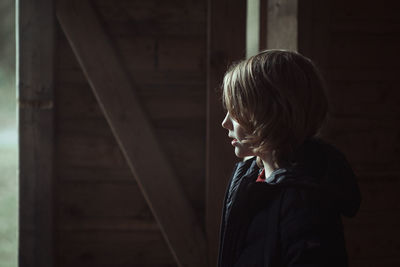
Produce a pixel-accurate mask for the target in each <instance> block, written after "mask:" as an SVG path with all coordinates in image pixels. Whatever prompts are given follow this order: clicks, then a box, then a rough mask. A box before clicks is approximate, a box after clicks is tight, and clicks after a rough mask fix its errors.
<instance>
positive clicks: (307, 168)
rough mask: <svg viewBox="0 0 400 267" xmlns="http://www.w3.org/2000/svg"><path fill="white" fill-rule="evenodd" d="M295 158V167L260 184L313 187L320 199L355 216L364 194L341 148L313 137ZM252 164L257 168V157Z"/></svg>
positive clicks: (349, 215) (281, 169)
mask: <svg viewBox="0 0 400 267" xmlns="http://www.w3.org/2000/svg"><path fill="white" fill-rule="evenodd" d="M293 161H294V162H295V164H294V165H293V166H291V167H286V168H279V169H277V170H275V171H274V172H272V173H271V175H270V176H269V177H267V178H266V180H265V182H261V184H264V185H261V186H262V187H268V189H276V188H279V187H287V186H299V187H308V188H313V189H315V192H318V194H319V195H320V197H321V201H323V202H325V203H326V204H327V205H329V206H330V207H333V208H334V209H336V210H337V211H338V212H339V213H341V214H342V215H344V216H346V217H353V216H355V214H356V213H357V211H358V210H359V208H360V204H361V193H360V189H359V187H358V183H357V179H356V176H355V174H354V172H353V170H352V168H351V166H350V164H349V162H348V161H347V159H346V157H345V156H344V154H343V153H342V152H341V151H339V150H338V149H337V148H336V147H335V146H334V145H332V144H330V143H328V142H326V141H324V140H322V139H321V138H318V137H312V138H309V139H307V140H306V141H305V142H304V143H303V144H302V145H301V146H300V147H299V148H298V149H297V150H296V151H295V154H294V158H293ZM252 163H253V164H251V166H250V169H253V171H254V169H255V168H258V167H257V165H256V164H254V163H255V157H254V158H253V162H252ZM259 171H261V170H259ZM253 184H254V183H253ZM255 184H260V182H257V183H255ZM256 186H259V185H256Z"/></svg>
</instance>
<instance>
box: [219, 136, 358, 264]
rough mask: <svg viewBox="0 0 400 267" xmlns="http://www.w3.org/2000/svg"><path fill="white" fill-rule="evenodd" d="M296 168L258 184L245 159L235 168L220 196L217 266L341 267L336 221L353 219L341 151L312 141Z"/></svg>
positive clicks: (350, 178)
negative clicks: (222, 205) (221, 206)
mask: <svg viewBox="0 0 400 267" xmlns="http://www.w3.org/2000/svg"><path fill="white" fill-rule="evenodd" d="M295 161H296V162H297V164H296V166H294V167H290V168H289V167H288V168H280V169H277V170H275V171H274V172H273V173H272V174H271V175H270V176H269V177H267V179H266V182H255V180H256V179H257V176H258V175H259V173H260V172H261V169H259V168H258V166H257V164H256V158H255V157H253V158H252V159H249V160H247V161H244V162H239V163H236V165H235V168H234V170H233V173H232V176H231V179H230V182H229V186H228V188H227V190H226V194H225V200H224V208H223V213H222V219H221V228H220V246H219V259H218V266H219V267H241V266H247V267H251V266H254V267H256V266H257V267H261V266H268V267H278V266H291V267H294V266H296V267H300V266H301V267H306V266H307V267H317V266H318V267H322V266H324V267H330V266H332V267H333V266H335V267H342V266H348V258H347V252H346V245H345V239H344V234H343V225H342V220H341V215H344V216H346V217H353V216H354V215H355V214H356V213H357V211H358V209H359V207H360V203H361V195H360V190H359V187H358V184H357V180H356V177H355V175H354V173H353V171H352V168H351V166H350V165H349V163H348V161H347V160H346V158H345V156H344V155H343V153H341V152H340V151H339V150H338V149H336V148H335V147H334V146H333V145H331V144H329V143H327V142H325V141H323V140H322V139H320V138H315V137H314V138H310V139H307V140H306V141H305V142H304V143H303V145H302V146H300V148H299V149H298V150H297V151H296V154H295Z"/></svg>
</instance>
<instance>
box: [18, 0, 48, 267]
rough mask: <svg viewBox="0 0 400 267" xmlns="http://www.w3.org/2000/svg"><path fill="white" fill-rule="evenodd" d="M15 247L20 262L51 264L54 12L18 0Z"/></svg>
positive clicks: (35, 266) (25, 266) (43, 2)
mask: <svg viewBox="0 0 400 267" xmlns="http://www.w3.org/2000/svg"><path fill="white" fill-rule="evenodd" d="M17 10H18V11H17V12H18V24H17V25H18V44H17V47H18V51H17V53H18V63H17V66H18V69H17V80H18V89H17V90H18V109H19V110H18V116H19V233H18V235H19V251H18V260H19V266H21V267H52V266H54V264H53V145H54V144H53V140H54V127H53V125H54V124H53V117H54V104H53V103H54V102H53V91H54V82H53V73H54V71H53V70H54V63H53V59H54V55H53V53H54V23H55V19H54V11H53V1H52V0H36V1H26V0H20V1H18V9H17Z"/></svg>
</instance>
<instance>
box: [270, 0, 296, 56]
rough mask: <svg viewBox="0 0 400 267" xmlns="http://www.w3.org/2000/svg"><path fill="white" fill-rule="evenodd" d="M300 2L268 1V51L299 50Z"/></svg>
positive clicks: (293, 0)
mask: <svg viewBox="0 0 400 267" xmlns="http://www.w3.org/2000/svg"><path fill="white" fill-rule="evenodd" d="M297 6H298V0H268V5H267V29H266V30H267V37H266V42H267V45H266V47H267V48H268V49H275V48H276V49H289V50H295V51H297V49H298V44H297V27H298V23H297Z"/></svg>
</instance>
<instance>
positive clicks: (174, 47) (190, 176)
mask: <svg viewBox="0 0 400 267" xmlns="http://www.w3.org/2000/svg"><path fill="white" fill-rule="evenodd" d="M229 3H231V1H225V2H223V1H220V2H217V1H211V0H210V1H209V2H208V7H214V8H215V9H216V11H218V10H219V11H220V12H223V11H224V10H225V6H224V5H225V4H229ZM263 3H264V4H265V2H263ZM298 3H299V5H298V12H299V18H298V27H299V31H298V48H299V51H300V52H302V53H304V54H305V55H307V56H309V57H311V58H312V59H313V60H314V61H315V62H316V63H317V65H318V66H320V67H321V68H322V70H323V74H324V76H325V77H326V79H327V82H328V85H329V95H330V99H331V104H332V108H333V109H332V111H333V112H332V117H331V120H330V123H329V124H328V126H327V128H326V129H325V131H324V134H325V136H326V138H328V139H330V140H331V141H332V142H334V143H335V144H337V145H338V147H339V148H340V149H341V150H342V151H343V152H344V153H345V154H346V155H347V157H348V159H349V161H350V162H351V164H352V166H353V168H354V171H355V172H356V174H357V175H358V179H359V184H360V187H361V191H362V197H363V200H362V204H361V210H360V212H359V214H358V215H357V216H356V217H355V218H352V219H347V218H345V219H344V223H345V231H346V239H347V246H348V252H349V258H350V266H352V267H358V266H363V267H365V266H367V267H373V266H399V265H400V256H399V255H400V241H399V240H400V231H399V229H400V227H399V226H400V216H399V214H400V206H399V203H400V201H399V194H398V192H399V191H400V184H399V183H400V164H399V160H400V129H399V125H400V123H399V111H400V110H399V105H398V103H399V102H400V93H399V92H400V91H399V88H398V87H399V83H400V78H399V77H400V76H399V75H398V71H399V69H400V63H399V62H400V61H398V60H397V59H398V58H399V53H400V52H399V49H398V47H400V46H399V45H400V34H399V33H400V19H399V18H400V17H399V16H398V14H399V11H400V9H399V8H398V4H397V1H395V0H385V1H381V2H379V3H377V2H376V1H372V0H367V1H361V0H354V1H344V0H330V1H318V0H302V1H299V2H298ZM91 4H92V5H93V7H94V8H95V10H96V12H97V15H98V16H99V18H100V19H101V22H102V24H103V25H104V27H105V29H106V31H107V34H108V35H109V37H110V39H111V41H112V45H113V46H114V48H115V49H116V51H118V56H119V59H120V60H121V62H122V63H123V67H124V68H126V70H127V72H128V73H129V76H130V78H131V79H132V81H133V82H134V84H135V85H136V86H135V88H137V95H138V96H139V98H140V99H141V102H142V103H143V106H144V108H145V110H146V112H147V113H148V115H149V116H150V120H151V123H152V125H153V126H154V129H155V131H156V135H157V138H158V140H159V141H160V144H161V146H162V148H163V150H164V151H165V152H166V154H167V156H168V159H169V160H170V163H171V165H172V167H173V169H174V172H175V173H176V174H177V177H178V179H179V182H180V183H181V184H182V185H183V188H184V191H185V194H186V196H187V197H188V199H189V200H190V203H191V205H192V206H193V208H194V210H195V213H196V216H197V218H198V221H199V222H201V223H200V224H201V225H202V226H204V221H205V219H204V218H205V217H206V211H205V195H206V192H205V191H206V187H207V185H206V180H205V176H206V170H205V166H206V162H205V160H206V136H207V135H206V120H207V118H206V99H207V90H206V87H207V85H206V81H207V77H206V76H207V72H206V70H207V64H208V62H207V55H209V58H211V59H212V60H214V61H212V62H211V64H210V65H211V68H210V69H209V71H211V70H212V68H215V69H218V70H219V71H221V69H222V68H223V66H222V65H221V63H220V61H219V60H226V62H229V59H230V58H229V57H230V55H229V56H227V53H226V50H225V49H226V48H227V47H229V45H230V40H231V35H229V34H234V32H235V31H234V30H232V29H233V28H231V29H230V31H229V32H228V33H227V32H225V31H223V30H224V29H225V28H224V27H223V25H222V26H221V25H218V27H221V28H218V31H221V32H224V33H225V34H227V35H226V36H228V37H226V38H224V37H223V36H222V35H218V32H217V30H216V28H214V32H212V34H210V33H209V36H208V37H210V36H214V37H215V36H216V39H214V40H216V41H215V43H212V42H211V45H210V43H209V46H207V38H208V37H207V16H209V14H210V13H209V10H207V1H206V0H198V1H194V0H180V1H164V0H146V1H130V0H118V1H109V0H92V1H91ZM49 7H51V6H50V5H49ZM230 8H231V9H232V10H235V7H234V6H233V7H232V6H231V7H230ZM39 13H40V12H39V11H38V14H39ZM50 13H51V11H49V12H47V11H46V14H47V17H46V19H49V21H50V19H52V16H51V15H49V14H50ZM27 18H29V16H27ZM212 18H218V15H217V13H214V14H213V17H212ZM43 21H44V22H45V21H47V20H43ZM28 22H29V21H28V19H27V23H28ZM44 22H42V23H44ZM226 23H227V24H229V21H227V22H226ZM44 24H46V25H47V24H48V23H44ZM217 24H218V23H217ZM40 27H41V26H40ZM40 27H36V29H38V28H40ZM55 30H56V43H55V45H56V53H55V77H54V88H55V90H54V105H53V102H52V91H51V89H52V87H53V86H52V84H53V81H52V80H51V85H50V86H47V87H46V88H45V89H46V90H50V92H51V93H50V95H51V99H50V100H49V97H48V96H47V95H45V97H42V98H40V97H39V98H38V99H37V97H36V95H35V97H33V98H32V99H30V98H27V99H22V100H23V101H22V102H21V103H22V105H21V103H20V109H21V108H22V110H21V112H22V113H21V114H25V113H24V112H25V111H26V110H25V111H24V110H23V109H35V110H36V111H34V112H39V113H40V112H41V111H40V110H41V109H46V110H48V111H49V113H51V116H53V109H54V116H55V118H54V122H53V120H52V117H43V116H42V117H41V118H42V119H43V118H44V119H45V120H46V122H49V125H50V126H49V127H47V126H46V127H47V128H48V129H47V128H46V127H43V125H48V124H43V123H42V122H41V120H40V118H39V119H38V120H36V119H35V118H36V117H29V116H30V114H31V113H26V114H27V115H28V116H27V117H29V118H30V120H32V121H29V123H32V124H34V125H36V126H37V127H38V128H37V129H38V130H35V131H34V133H35V134H37V133H40V132H41V131H43V132H45V133H47V132H51V135H43V136H42V135H41V136H39V138H41V140H42V141H43V140H44V141H46V140H47V141H46V142H47V143H51V144H52V142H51V141H52V138H53V133H52V127H53V124H52V123H54V140H55V144H54V158H52V157H50V156H49V155H52V154H51V153H52V152H51V153H49V154H46V153H45V156H46V157H44V158H38V159H37V158H36V156H37V155H40V153H39V154H35V153H33V152H32V153H31V154H23V153H22V152H24V151H29V149H28V148H29V146H30V144H31V143H30V142H29V140H30V139H29V136H28V135H30V134H29V133H30V132H29V131H26V132H25V136H28V137H27V139H26V140H27V141H26V143H21V144H22V145H24V144H25V146H23V147H24V148H25V150H23V149H22V150H21V154H22V155H23V156H24V155H26V158H28V159H29V160H30V162H33V165H32V166H33V167H32V169H35V167H34V166H40V167H41V168H43V170H45V172H44V173H45V174H46V177H45V178H42V176H41V175H38V174H35V175H36V176H35V177H34V178H35V181H34V183H35V184H41V183H40V181H42V182H43V181H45V182H46V181H47V183H46V184H45V185H46V188H44V189H43V188H42V190H41V188H40V187H35V188H33V189H31V191H30V193H32V192H33V191H32V190H36V191H35V192H33V193H32V194H36V195H35V196H34V197H32V198H29V199H28V198H25V201H24V203H25V204H27V203H30V202H29V200H30V199H33V200H34V199H35V197H39V198H38V200H37V201H38V202H35V203H34V204H32V203H33V202H32V203H30V204H32V205H36V208H37V209H38V212H39V211H41V212H42V213H40V214H39V213H38V212H37V213H35V212H36V211H32V210H29V208H26V209H25V210H23V212H30V213H29V216H30V217H29V219H30V220H33V218H36V221H35V222H34V226H33V228H34V229H33V232H34V235H35V236H34V238H36V239H37V240H39V241H41V238H42V239H43V236H44V237H45V238H46V240H44V241H43V243H45V244H47V245H48V244H50V241H51V240H50V239H52V238H53V237H54V242H53V243H54V244H55V247H54V250H55V253H54V261H55V265H54V266H61V267H62V266H77V267H79V266H89V267H94V266H109V267H111V266H117V267H127V266H143V265H146V266H176V261H175V260H174V257H173V256H172V254H171V251H170V250H169V248H168V246H167V244H166V242H165V240H164V238H163V236H162V234H161V231H160V229H159V226H158V225H157V223H156V221H155V219H154V217H153V215H152V213H151V211H150V209H149V207H148V205H147V203H146V201H145V199H144V197H143V195H142V193H141V192H140V189H139V187H138V184H137V183H136V181H135V178H134V177H133V176H132V174H131V171H130V169H129V168H128V165H127V164H126V160H125V158H124V157H123V155H122V152H121V150H120V148H119V146H118V144H117V141H116V140H115V138H114V136H113V134H112V132H111V130H110V127H109V125H108V124H107V121H106V120H105V118H104V115H103V114H102V111H101V109H100V107H99V105H98V103H97V102H96V99H95V97H94V94H93V92H92V90H91V88H90V86H89V84H88V82H87V80H86V78H85V76H84V74H83V72H82V70H81V68H80V67H79V64H78V62H77V60H76V58H75V55H74V53H73V52H72V49H71V47H70V46H69V44H68V42H67V39H66V37H65V36H64V33H63V31H62V30H61V29H60V26H59V25H58V24H56V29H55ZM210 31H212V29H210ZM42 33H43V32H42ZM32 36H36V39H35V40H36V42H37V43H38V44H41V40H40V38H37V36H40V35H39V34H38V33H37V32H34V33H33V35H32ZM49 36H50V35H49ZM51 36H52V33H51ZM51 36H50V37H51ZM218 36H220V39H218V38H217V37H218ZM235 40H236V39H235ZM221 42H223V43H221ZM238 43H239V42H235V45H236V46H237V47H236V48H235V49H236V50H237V51H236V50H235V53H236V54H238V53H239V52H240V51H239V50H241V45H240V44H238ZM48 44H50V43H48ZM45 47H46V46H43V45H38V49H39V50H38V51H42V52H41V56H43V55H44V57H45V58H46V55H47V54H46V52H45V51H44V50H45ZM207 48H212V49H213V51H211V52H210V51H206V50H207ZM28 50H29V49H28ZM49 50H52V48H51V49H49ZM214 50H215V51H214ZM32 51H33V50H32ZM232 51H233V49H232ZM238 51H239V52H238ZM208 53H209V54H208ZM48 54H49V55H50V53H48ZM243 55H244V51H243ZM31 57H32V58H35V57H34V55H32V56H31V55H29V56H28V57H26V58H28V59H29V58H31ZM22 58H25V57H22ZM227 59H228V60H227ZM29 62H30V63H32V62H33V61H32V62H31V61H29ZM224 62H225V61H224ZM52 64H53V63H52V58H51V59H49V60H48V64H47V65H46V66H52ZM29 66H30V65H29ZM33 66H36V65H32V66H30V67H29V68H31V70H32V69H34V67H33ZM27 73H29V72H27ZM41 73H45V76H46V75H51V73H52V71H48V72H43V71H42V72H41ZM214 75H215V74H214ZM210 76H211V74H210ZM46 77H47V76H46ZM209 83H210V84H214V85H215V84H218V82H217V78H216V77H215V76H213V80H212V81H209ZM38 84H40V83H38ZM21 88H22V89H24V90H32V88H29V86H25V87H21ZM21 88H20V89H21ZM33 89H35V90H36V89H37V88H33ZM42 89H43V88H42V87H40V88H38V89H37V90H36V91H37V94H39V96H40V94H41V93H43V92H42V91H43V90H42ZM209 90H210V88H209ZM211 90H212V88H211ZM46 92H47V91H46ZM46 92H44V93H46ZM28 93H29V92H28ZM215 100H216V99H214V101H215ZM49 101H50V102H49ZM49 103H50V104H51V105H49ZM29 112H30V111H29ZM46 112H47V111H46ZM215 120H217V119H215ZM40 123H42V124H40ZM36 126H35V127H36ZM21 129H23V128H21ZM47 130H49V131H47ZM46 136H49V138H47V139H46ZM32 138H36V137H32ZM132 138H134V136H132ZM38 144H40V142H39V143H38ZM37 148H38V149H39V148H40V146H39V145H38V146H37ZM45 148H46V151H52V148H49V147H47V146H46V147H45ZM221 151H222V150H221ZM42 153H43V152H42ZM149 160H151V158H150V159H149ZM52 161H53V162H54V181H49V180H47V179H48V178H49V177H51V175H50V174H49V172H48V170H49V171H51V170H52V168H51V167H52V166H50V165H51V163H52ZM226 161H227V160H226ZM35 164H36V165H35ZM46 164H47V165H49V166H47V167H46ZM21 166H22V165H21ZM154 168H157V165H156V164H155V166H154ZM210 169H212V168H210ZM27 170H28V169H25V170H22V172H23V171H25V173H27ZM38 170H41V169H38ZM214 170H216V168H214ZM31 176H32V174H30V173H27V174H26V175H25V176H24V177H25V178H24V179H25V180H24V181H25V182H24V185H23V186H24V187H25V188H30V187H29V183H30V182H32V181H33V180H32V179H30V178H31ZM227 178H228V177H221V179H227ZM217 183H218V184H220V182H216V183H215V184H217ZM50 186H53V187H52V188H53V189H54V191H53V192H51V195H53V196H54V202H53V203H50V204H48V205H47V204H46V203H49V202H48V201H47V200H48V199H51V196H49V195H47V193H48V192H49V190H50ZM210 187H211V186H210ZM21 188H22V186H21ZM208 189H210V188H208ZM41 192H45V193H46V194H44V195H43V196H42V195H41ZM210 192H211V191H210ZM24 196H25V195H24ZM216 198H217V197H216ZM35 201H36V200H35ZM41 203H44V204H45V205H44V206H42V205H41ZM208 204H209V205H211V204H210V203H208ZM21 207H23V206H21ZM27 207H30V206H27ZM38 207H42V208H43V209H40V208H38ZM51 207H54V224H51V226H50V228H51V227H54V234H53V232H52V231H50V230H48V231H47V232H46V229H47V228H48V227H47V225H46V223H48V222H49V221H50V219H49V218H48V217H49V216H51V215H52V213H51V212H50V213H48V214H47V213H46V209H47V211H48V210H50V209H51ZM215 214H216V213H215V210H214V213H213V214H209V216H208V217H209V219H208V221H209V223H210V225H212V224H213V223H214V222H215V220H217V219H218V218H217V216H216V215H215ZM42 219H43V220H46V221H45V223H42V221H41V220H42ZM26 225H27V226H26V227H25V226H24V225H22V228H24V227H25V228H26V229H25V230H27V235H26V236H23V235H21V236H23V238H24V240H29V242H31V241H30V239H29V238H30V237H29V236H28V235H30V234H31V232H32V231H31V230H32V229H31V228H32V227H31V225H29V222H28V223H26ZM29 227H31V228H29ZM22 230H24V229H22ZM41 230H43V231H44V232H45V234H44V235H42V234H41V232H40V231H41ZM213 232H215V227H214V229H211V232H210V233H209V234H210V236H212V235H213ZM24 233H25V232H23V231H22V234H24ZM212 241H213V244H212V245H215V240H212ZM39 243H40V242H39ZM39 243H35V242H31V243H29V244H28V243H25V245H26V247H27V249H25V247H24V248H23V252H24V251H25V252H24V253H25V254H26V255H22V257H21V258H23V257H24V256H26V257H25V260H26V262H22V263H23V264H25V266H33V265H32V264H31V263H32V262H35V261H36V264H37V265H38V266H42V265H44V264H42V265H41V262H40V259H42V260H43V259H44V260H45V261H46V264H47V265H48V266H51V263H49V262H50V261H51V260H52V259H51V258H50V257H48V258H47V257H46V256H47V255H46V253H48V252H49V251H47V250H44V249H38V248H36V250H35V244H39ZM50 249H51V248H49V250H50ZM21 251H22V250H21ZM29 253H32V255H31V254H29ZM35 253H39V254H37V255H36V254H35ZM214 254H215V253H214ZM35 255H36V256H35ZM21 258H20V259H21ZM38 258H39V260H37V259H38Z"/></svg>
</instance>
